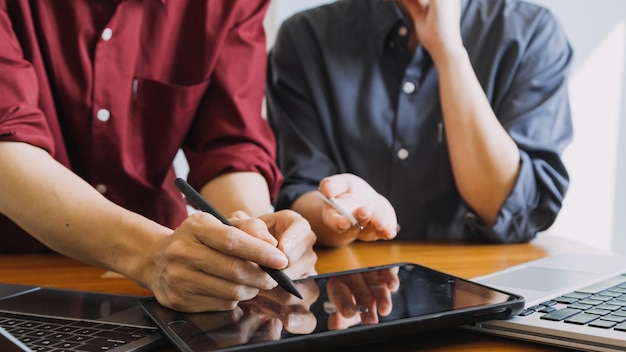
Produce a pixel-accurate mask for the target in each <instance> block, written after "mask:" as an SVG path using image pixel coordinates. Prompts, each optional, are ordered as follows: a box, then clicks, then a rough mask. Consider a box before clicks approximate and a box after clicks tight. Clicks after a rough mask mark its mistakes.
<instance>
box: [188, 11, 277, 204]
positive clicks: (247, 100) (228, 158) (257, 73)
mask: <svg viewBox="0 0 626 352" xmlns="http://www.w3.org/2000/svg"><path fill="white" fill-rule="evenodd" d="M268 3H269V2H268V1H267V0H255V1H254V2H253V1H239V2H236V3H234V5H233V6H234V7H235V8H234V9H232V11H233V13H236V14H237V16H236V17H237V18H235V19H234V20H233V21H232V22H231V27H230V28H229V29H227V30H226V29H224V30H225V31H226V35H225V36H224V38H223V42H222V44H221V47H220V52H219V56H218V57H217V58H216V60H217V61H216V64H215V69H214V71H213V72H214V73H213V75H212V76H211V81H210V83H209V87H208V89H207V93H206V96H205V98H204V100H203V101H202V103H201V105H200V108H199V111H198V113H197V117H196V119H195V121H194V122H193V125H192V126H191V129H190V133H189V135H188V137H187V140H186V143H185V147H184V151H185V155H186V156H187V159H188V161H189V165H190V172H189V175H188V180H189V183H190V184H191V185H193V186H194V187H198V188H201V187H202V186H204V184H206V183H207V182H208V181H209V180H210V179H212V178H214V177H215V176H218V175H219V174H222V173H227V172H239V171H251V172H258V173H260V174H261V175H263V177H264V178H265V179H266V181H267V183H268V186H269V188H270V192H271V194H272V197H276V195H277V193H278V190H279V188H280V186H281V184H282V174H281V173H280V171H279V169H278V167H277V166H276V161H275V157H276V144H275V139H274V136H273V134H272V131H271V130H270V128H269V124H268V123H267V121H265V120H264V119H263V118H262V117H261V104H262V100H263V94H264V82H265V73H266V62H267V59H266V56H267V54H266V50H267V49H266V42H265V34H264V30H263V25H262V23H263V18H264V15H265V12H266V10H267V5H268Z"/></svg>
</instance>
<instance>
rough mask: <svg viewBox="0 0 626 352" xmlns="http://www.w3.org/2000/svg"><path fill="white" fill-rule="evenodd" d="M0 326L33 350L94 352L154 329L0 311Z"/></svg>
mask: <svg viewBox="0 0 626 352" xmlns="http://www.w3.org/2000/svg"><path fill="white" fill-rule="evenodd" d="M0 326H1V327H3V328H4V329H5V330H7V331H8V332H9V333H10V334H11V335H13V336H15V337H16V338H18V339H19V340H20V341H22V343H24V344H25V345H26V346H28V347H29V348H30V349H32V350H33V351H35V352H66V351H67V352H70V351H71V352H77V351H80V352H95V351H111V350H113V349H114V348H117V347H120V346H123V345H126V344H128V343H130V342H133V341H136V340H138V339H141V338H143V337H145V336H148V335H151V334H154V333H156V332H157V330H156V329H148V328H142V327H134V326H124V325H115V324H109V323H97V322H90V321H83V320H69V319H57V318H47V317H37V316H25V315H22V314H12V313H6V312H0Z"/></svg>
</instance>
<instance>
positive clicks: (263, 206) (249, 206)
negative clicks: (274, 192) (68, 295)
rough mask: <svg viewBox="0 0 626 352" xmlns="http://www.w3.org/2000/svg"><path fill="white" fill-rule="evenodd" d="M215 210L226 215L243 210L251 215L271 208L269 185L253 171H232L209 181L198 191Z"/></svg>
mask: <svg viewBox="0 0 626 352" xmlns="http://www.w3.org/2000/svg"><path fill="white" fill-rule="evenodd" d="M200 193H201V194H202V196H203V197H204V198H206V199H207V200H209V202H211V204H213V205H214V206H215V207H216V208H217V210H219V211H220V212H221V213H222V214H224V215H226V216H228V215H229V214H231V213H232V212H234V211H237V210H243V211H245V212H246V213H247V214H248V215H250V216H252V217H257V216H260V215H263V214H267V213H268V212H269V211H270V209H271V200H270V193H269V187H268V185H267V182H266V181H265V178H263V176H262V175H261V174H258V173H255V172H232V173H227V174H223V175H220V176H218V177H216V178H214V179H213V180H211V181H209V183H207V184H206V185H205V186H204V187H202V190H201V191H200Z"/></svg>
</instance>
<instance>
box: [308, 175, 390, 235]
mask: <svg viewBox="0 0 626 352" xmlns="http://www.w3.org/2000/svg"><path fill="white" fill-rule="evenodd" d="M318 194H319V195H320V196H321V198H322V199H323V201H324V202H325V203H326V204H325V205H324V206H323V208H322V220H323V221H324V223H325V225H326V226H327V227H328V228H330V229H333V230H334V231H335V232H336V233H337V236H343V237H345V238H344V240H347V241H350V242H351V241H354V240H356V239H359V240H361V241H376V240H381V239H383V240H389V239H392V238H394V237H395V236H396V234H397V232H398V223H397V219H396V212H395V210H394V209H393V206H392V205H391V203H389V201H388V200H387V199H386V198H385V197H383V196H382V195H380V194H379V193H378V192H376V190H374V189H373V188H372V187H371V186H370V185H369V184H368V183H367V182H365V181H364V180H363V179H361V178H360V177H358V176H356V175H352V174H337V175H333V176H330V177H327V178H325V179H323V180H322V181H321V182H320V186H319V191H318Z"/></svg>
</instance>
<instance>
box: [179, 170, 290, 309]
mask: <svg viewBox="0 0 626 352" xmlns="http://www.w3.org/2000/svg"><path fill="white" fill-rule="evenodd" d="M174 184H176V187H178V189H179V190H180V191H181V192H182V193H183V194H184V195H185V197H187V199H188V200H189V201H190V202H191V203H192V204H193V205H195V206H196V207H197V208H198V209H200V210H201V211H203V212H205V213H209V214H212V215H213V216H215V217H216V218H218V219H219V220H220V221H221V222H222V223H223V224H225V225H228V226H233V224H232V223H231V222H230V221H228V219H226V218H225V217H224V215H222V214H221V213H220V212H219V211H217V209H215V208H214V207H213V206H212V205H211V204H209V202H207V201H206V199H204V198H203V197H202V196H201V195H200V193H198V192H197V191H196V190H195V189H194V188H193V187H191V185H189V184H188V183H187V181H185V180H183V179H182V178H177V179H176V181H174ZM259 266H260V267H261V269H263V271H265V272H266V273H268V274H269V276H271V277H272V279H274V280H276V282H277V283H278V286H280V287H282V288H283V289H284V290H285V291H287V292H289V293H291V294H292V295H294V296H296V297H298V298H300V299H302V295H301V294H300V292H298V289H297V288H296V285H294V284H293V281H291V279H289V277H288V276H287V275H286V274H285V273H284V272H282V271H281V270H278V269H273V268H268V267H266V266H263V265H259Z"/></svg>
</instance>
